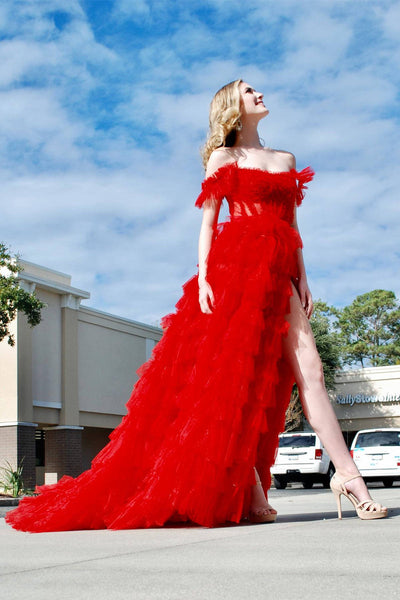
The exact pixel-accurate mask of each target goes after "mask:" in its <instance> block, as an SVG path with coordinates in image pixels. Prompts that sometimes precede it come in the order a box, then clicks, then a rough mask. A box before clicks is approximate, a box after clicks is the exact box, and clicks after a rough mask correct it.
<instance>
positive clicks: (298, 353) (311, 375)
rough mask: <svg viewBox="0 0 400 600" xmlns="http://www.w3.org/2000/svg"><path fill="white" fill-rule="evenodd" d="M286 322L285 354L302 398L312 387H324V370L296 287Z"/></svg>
mask: <svg viewBox="0 0 400 600" xmlns="http://www.w3.org/2000/svg"><path fill="white" fill-rule="evenodd" d="M292 285H293V284H292ZM286 320H287V321H288V323H289V331H288V334H287V336H286V337H284V339H283V353H284V357H285V360H286V361H287V362H288V364H289V365H290V367H291V370H292V373H293V376H294V379H295V381H296V383H297V386H298V388H299V392H300V396H301V397H302V396H303V395H304V393H306V392H307V390H308V389H309V388H310V387H311V386H313V385H321V384H322V385H323V369H322V363H321V359H320V357H319V354H318V350H317V347H316V345H315V340H314V335H313V332H312V330H311V326H310V322H309V320H308V319H307V316H306V314H305V312H304V309H303V307H302V305H301V302H300V298H299V295H298V292H297V290H296V288H295V287H294V286H293V295H292V297H291V298H290V313H289V314H288V315H286Z"/></svg>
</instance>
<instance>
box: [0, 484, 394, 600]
mask: <svg viewBox="0 0 400 600" xmlns="http://www.w3.org/2000/svg"><path fill="white" fill-rule="evenodd" d="M371 494H372V495H373V496H374V498H375V499H376V500H377V501H379V502H382V503H384V504H385V505H386V506H388V507H389V509H390V510H389V517H388V518H387V519H379V520H376V521H361V520H360V519H358V518H357V517H356V516H355V512H354V511H353V509H352V505H351V504H350V503H349V502H348V501H347V500H346V499H345V498H343V499H342V503H343V508H344V514H343V517H344V518H343V520H342V521H339V520H338V519H337V513H336V510H335V509H336V506H335V502H334V498H333V495H332V494H331V492H330V491H329V490H324V489H322V488H314V489H312V490H303V489H302V488H301V487H300V486H299V485H297V486H295V487H294V488H292V489H286V490H272V491H271V494H270V501H271V503H272V504H273V505H274V507H275V508H276V509H277V510H278V512H279V516H278V520H277V522H276V523H273V524H264V525H251V524H245V523H243V524H240V525H233V526H224V527H218V528H215V529H205V528H202V527H196V526H192V527H188V526H184V525H180V526H174V527H165V528H162V529H148V530H130V531H104V530H102V531H71V532H66V533H41V534H27V533H21V532H16V531H14V530H13V529H11V528H10V527H8V526H7V525H6V523H5V521H4V518H0V584H1V587H0V589H1V592H2V597H4V598H7V600H14V599H17V598H18V600H20V599H21V598H29V599H32V600H36V599H39V598H40V599H47V598H57V600H69V599H71V600H72V599H74V600H76V599H79V600H80V599H84V600H86V599H88V600H91V599H96V600H103V599H106V598H107V600H119V599H124V600H126V599H134V600H220V599H223V600H228V599H229V600H236V599H238V600H239V599H240V600H259V599H270V598H271V599H275V598H276V599H279V600H289V599H290V600H293V599H294V600H300V599H311V598H313V599H314V598H318V599H319V598H321V599H323V600H330V599H332V600H333V599H335V600H347V599H349V600H350V599H351V600H364V599H370V598H374V599H376V598H381V597H384V598H400V566H399V550H400V484H397V485H395V486H394V487H393V488H387V489H385V488H383V487H378V486H375V487H371ZM6 510H9V509H6V508H2V509H1V513H0V516H4V514H5V511H6Z"/></svg>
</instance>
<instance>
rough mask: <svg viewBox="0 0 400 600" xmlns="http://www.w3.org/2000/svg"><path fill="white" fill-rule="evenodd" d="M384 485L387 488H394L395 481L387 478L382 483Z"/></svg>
mask: <svg viewBox="0 0 400 600" xmlns="http://www.w3.org/2000/svg"><path fill="white" fill-rule="evenodd" d="M382 483H383V485H384V486H385V487H392V485H393V479H390V477H385V479H384V480H383V481H382Z"/></svg>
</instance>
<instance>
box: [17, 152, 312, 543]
mask: <svg viewBox="0 0 400 600" xmlns="http://www.w3.org/2000/svg"><path fill="white" fill-rule="evenodd" d="M312 176H313V172H312V171H311V169H309V168H308V169H304V170H303V171H301V172H297V171H295V170H292V171H289V172H284V173H269V172H266V171H262V170H260V169H243V168H239V167H238V165H237V164H236V163H234V164H230V165H227V166H224V167H222V168H221V169H219V170H218V171H217V172H216V173H215V174H214V175H212V176H211V177H209V178H208V179H206V180H205V181H204V182H203V185H202V192H201V194H200V196H199V198H198V199H197V202H196V205H197V206H202V205H203V203H204V202H217V203H220V202H221V201H222V199H223V198H226V199H227V201H228V203H229V208H230V214H231V217H230V220H229V221H227V222H225V223H222V224H219V225H217V226H216V229H215V236H214V240H213V244H212V247H211V250H210V254H209V257H208V268H207V278H208V281H209V282H210V284H211V286H212V288H213V291H214V295H215V299H216V305H215V308H214V311H213V313H212V315H206V314H203V313H201V311H200V308H199V304H198V285H197V276H195V277H192V278H191V279H190V280H189V281H187V282H186V283H185V285H184V286H183V295H182V297H181V298H180V300H179V302H178V303H177V305H176V312H175V313H173V314H171V315H167V316H166V317H165V318H164V319H163V327H164V328H165V332H164V335H163V337H162V339H161V340H160V342H159V343H158V344H157V346H156V347H155V349H154V351H153V355H152V357H151V359H150V360H149V361H147V362H146V363H145V364H144V365H143V366H142V367H141V369H140V370H139V375H140V378H139V380H138V382H137V383H136V385H135V387H134V389H133V392H132V396H131V398H130V400H129V401H128V403H127V408H128V412H127V415H126V416H125V417H124V418H123V420H122V422H121V424H120V425H119V426H118V427H117V428H116V429H115V430H114V431H113V432H112V434H111V435H110V442H109V443H108V444H107V446H106V447H105V448H104V449H103V450H102V451H101V452H100V453H99V454H98V455H97V456H96V458H95V459H94V460H93V462H92V466H91V469H90V470H88V471H85V472H84V473H82V475H80V476H79V477H77V478H76V479H73V478H71V477H68V476H64V477H63V478H62V479H61V480H60V481H59V482H58V483H57V484H55V485H51V486H42V487H40V488H38V489H37V491H38V496H35V497H31V498H25V499H23V500H22V501H21V502H20V505H19V507H18V508H17V509H15V510H13V511H11V512H9V513H7V515H6V520H7V522H8V523H9V524H10V525H12V526H13V527H15V528H16V529H20V530H23V531H31V532H40V531H63V530H73V529H75V530H76V529H100V528H110V529H130V528H141V527H155V526H162V525H164V524H165V523H166V522H168V521H174V520H177V519H178V520H182V519H184V520H190V521H192V522H194V523H197V524H199V525H203V526H207V527H213V526H216V525H219V524H222V523H225V522H227V521H232V522H236V523H237V522H239V521H240V520H241V519H242V518H243V517H246V515H247V513H248V510H249V500H250V491H251V486H252V484H253V483H254V469H253V467H254V466H256V467H257V469H258V471H259V473H260V476H261V479H262V482H263V485H264V487H265V489H268V487H269V484H270V474H269V470H270V466H271V464H272V463H273V460H274V456H275V450H276V446H277V439H278V433H279V432H280V431H282V429H283V425H284V416H285V410H286V408H287V404H288V401H289V397H290V391H291V387H292V384H293V378H292V375H291V372H290V370H289V368H288V366H287V364H286V363H285V361H284V359H283V357H282V339H283V336H285V335H286V333H287V330H288V323H287V321H286V319H285V315H287V313H288V312H289V300H290V296H291V294H292V287H291V280H292V279H293V278H294V277H296V274H297V249H298V248H299V247H301V240H300V237H299V236H298V234H297V232H296V231H295V230H294V229H293V228H292V227H291V222H292V219H293V212H294V207H295V205H296V204H297V205H298V204H300V203H301V201H302V199H303V196H304V189H305V184H306V183H307V182H309V181H310V180H311V179H312Z"/></svg>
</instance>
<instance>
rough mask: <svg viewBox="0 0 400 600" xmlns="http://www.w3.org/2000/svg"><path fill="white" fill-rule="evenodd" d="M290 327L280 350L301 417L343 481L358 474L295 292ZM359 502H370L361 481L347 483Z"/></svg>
mask: <svg viewBox="0 0 400 600" xmlns="http://www.w3.org/2000/svg"><path fill="white" fill-rule="evenodd" d="M286 318H287V320H288V322H289V324H290V328H289V332H288V335H287V337H285V338H284V342H283V348H284V356H285V359H286V360H287V361H288V363H289V364H290V366H291V368H292V371H293V375H294V378H295V380H296V383H297V386H298V388H299V394H300V399H301V402H302V404H303V409H304V413H305V415H306V417H307V420H308V422H309V423H310V425H311V427H312V428H313V430H314V431H315V433H316V434H317V435H318V437H319V438H320V439H321V441H322V443H323V445H324V446H325V448H326V450H327V452H328V454H329V456H330V458H331V460H332V462H333V464H334V466H335V469H336V471H337V473H338V475H339V476H340V477H341V478H343V480H344V481H347V480H348V479H351V478H352V477H354V476H356V475H358V474H359V472H358V469H357V467H356V465H355V463H354V461H353V459H352V458H351V456H350V453H349V451H348V449H347V446H346V443H345V441H344V438H343V434H342V431H341V429H340V426H339V423H338V420H337V418H336V415H335V412H334V410H333V408H332V405H331V402H330V400H329V397H328V394H327V392H326V388H325V383H324V375H323V369H322V363H321V359H320V357H319V354H318V351H317V348H316V345H315V341H314V336H313V333H312V330H311V327H310V323H309V321H308V319H307V317H306V315H305V312H304V309H303V307H302V306H301V303H300V299H299V296H298V293H297V291H296V289H295V288H294V287H293V296H292V297H291V299H290V314H289V315H287V317H286ZM346 488H347V489H348V490H349V491H351V492H352V493H353V494H354V495H355V496H356V498H358V500H359V502H363V501H365V500H370V499H371V496H370V495H369V492H368V490H367V487H366V485H365V483H364V480H363V479H361V478H358V479H353V480H352V481H349V482H348V483H346Z"/></svg>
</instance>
